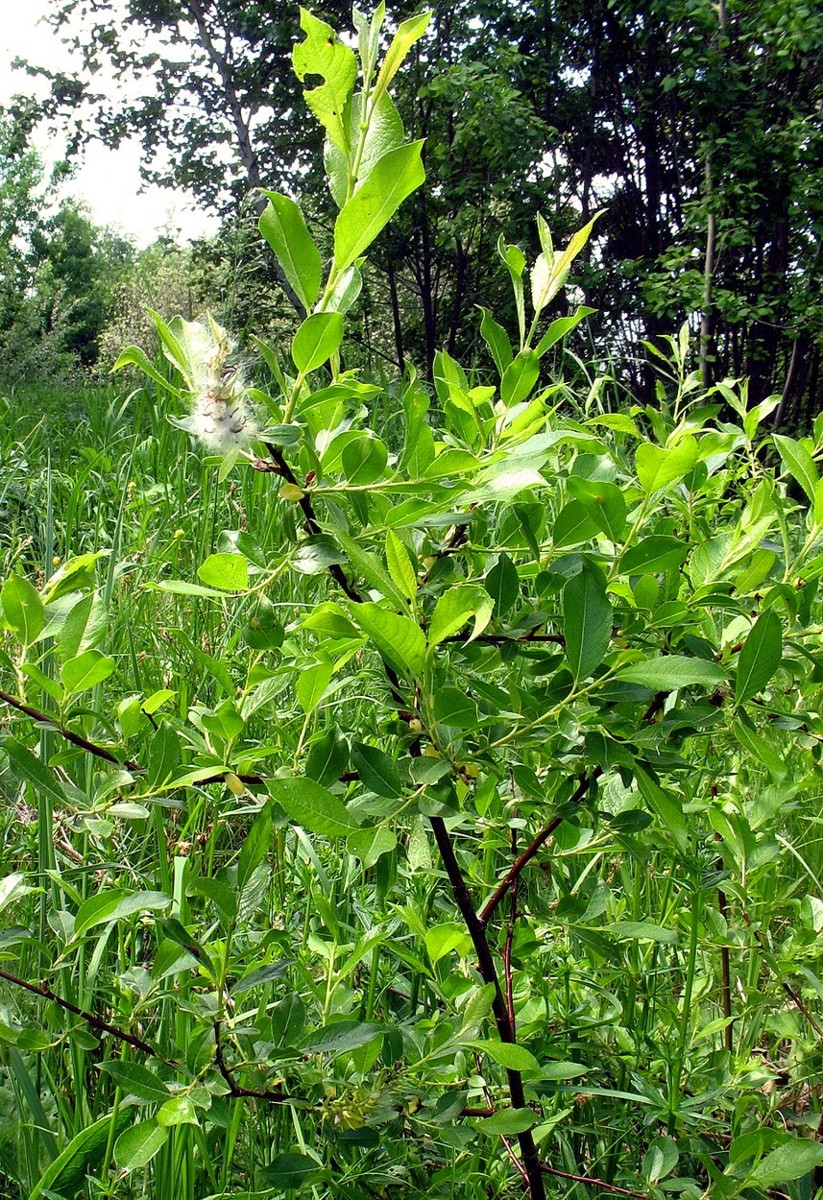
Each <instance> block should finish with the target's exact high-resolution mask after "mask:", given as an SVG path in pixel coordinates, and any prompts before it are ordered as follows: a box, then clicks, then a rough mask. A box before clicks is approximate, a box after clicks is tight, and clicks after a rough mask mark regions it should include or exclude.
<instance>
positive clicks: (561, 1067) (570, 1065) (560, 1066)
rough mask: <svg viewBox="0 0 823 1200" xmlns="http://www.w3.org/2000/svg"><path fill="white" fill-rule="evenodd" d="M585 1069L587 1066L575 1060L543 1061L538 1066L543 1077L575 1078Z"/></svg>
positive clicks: (586, 1069) (583, 1073) (584, 1072)
mask: <svg viewBox="0 0 823 1200" xmlns="http://www.w3.org/2000/svg"><path fill="white" fill-rule="evenodd" d="M587 1071H588V1067H584V1066H583V1064H582V1063H576V1062H549V1063H543V1064H542V1066H541V1068H540V1073H541V1075H542V1076H543V1078H544V1079H577V1078H578V1076H580V1075H585V1074H586V1072H587Z"/></svg>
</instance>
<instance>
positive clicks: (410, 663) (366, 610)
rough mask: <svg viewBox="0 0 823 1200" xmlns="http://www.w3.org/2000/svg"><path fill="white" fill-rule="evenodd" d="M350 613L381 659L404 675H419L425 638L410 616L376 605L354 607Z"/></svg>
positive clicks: (423, 654)
mask: <svg viewBox="0 0 823 1200" xmlns="http://www.w3.org/2000/svg"><path fill="white" fill-rule="evenodd" d="M349 613H350V615H351V617H352V619H353V620H355V621H356V622H357V623H358V625H359V626H360V628H361V629H362V630H363V632H364V633H365V634H367V636H368V638H369V640H370V641H371V642H372V643H373V644H374V645H375V646H376V648H377V651H378V653H379V654H380V656H381V658H384V659H385V660H386V661H387V662H389V663H390V664H391V665H392V666H393V667H395V668H396V669H397V670H399V671H401V672H402V673H403V674H404V675H411V676H420V675H422V674H423V671H424V670H425V667H426V637H425V634H424V633H423V630H422V629H421V628H420V627H419V625H417V624H416V622H414V621H412V619H411V618H410V617H400V616H398V615H397V613H393V612H390V611H389V610H388V609H387V608H383V607H382V606H381V605H379V604H372V603H370V602H369V603H366V604H353V605H351V607H350V608H349Z"/></svg>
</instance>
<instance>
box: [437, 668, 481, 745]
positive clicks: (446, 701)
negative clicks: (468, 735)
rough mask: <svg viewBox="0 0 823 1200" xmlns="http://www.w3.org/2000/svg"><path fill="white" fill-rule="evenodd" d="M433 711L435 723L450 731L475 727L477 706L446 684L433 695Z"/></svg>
mask: <svg viewBox="0 0 823 1200" xmlns="http://www.w3.org/2000/svg"><path fill="white" fill-rule="evenodd" d="M433 710H434V719H435V721H437V722H438V723H439V724H441V725H448V726H450V727H451V728H452V729H474V727H475V726H476V725H477V720H478V717H477V706H476V704H475V703H474V701H473V700H472V698H471V696H468V695H466V693H465V691H462V690H461V689H460V688H456V687H450V686H449V685H448V684H446V685H445V686H443V687H439V688H438V689H437V690H436V691H435V693H434V705H433ZM435 761H436V760H435Z"/></svg>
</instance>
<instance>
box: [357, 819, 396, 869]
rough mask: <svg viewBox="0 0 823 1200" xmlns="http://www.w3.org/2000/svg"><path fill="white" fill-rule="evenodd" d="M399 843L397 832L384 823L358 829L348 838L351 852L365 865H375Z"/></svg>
mask: <svg viewBox="0 0 823 1200" xmlns="http://www.w3.org/2000/svg"><path fill="white" fill-rule="evenodd" d="M396 845H397V834H396V833H394V832H393V831H392V830H391V829H386V827H385V826H384V825H378V826H377V827H376V828H374V829H358V830H357V832H356V833H350V834H349V836H348V838H347V839H346V849H347V850H348V852H349V854H354V855H355V857H356V858H359V859H360V861H361V862H362V863H363V866H364V867H373V866H374V864H375V863H376V862H377V860H378V858H381V857H382V855H384V854H390V853H391V852H392V850H394V848H395V846H396Z"/></svg>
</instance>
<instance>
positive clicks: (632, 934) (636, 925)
mask: <svg viewBox="0 0 823 1200" xmlns="http://www.w3.org/2000/svg"><path fill="white" fill-rule="evenodd" d="M607 932H608V933H609V934H611V935H612V936H613V937H616V938H621V939H626V940H627V941H638V942H663V943H666V944H669V945H671V944H673V943H674V942H677V941H678V937H677V934H676V932H675V931H674V930H673V929H665V928H664V927H663V926H662V925H655V924H654V922H653V921H611V922H610V923H609V926H608V930H607Z"/></svg>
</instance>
